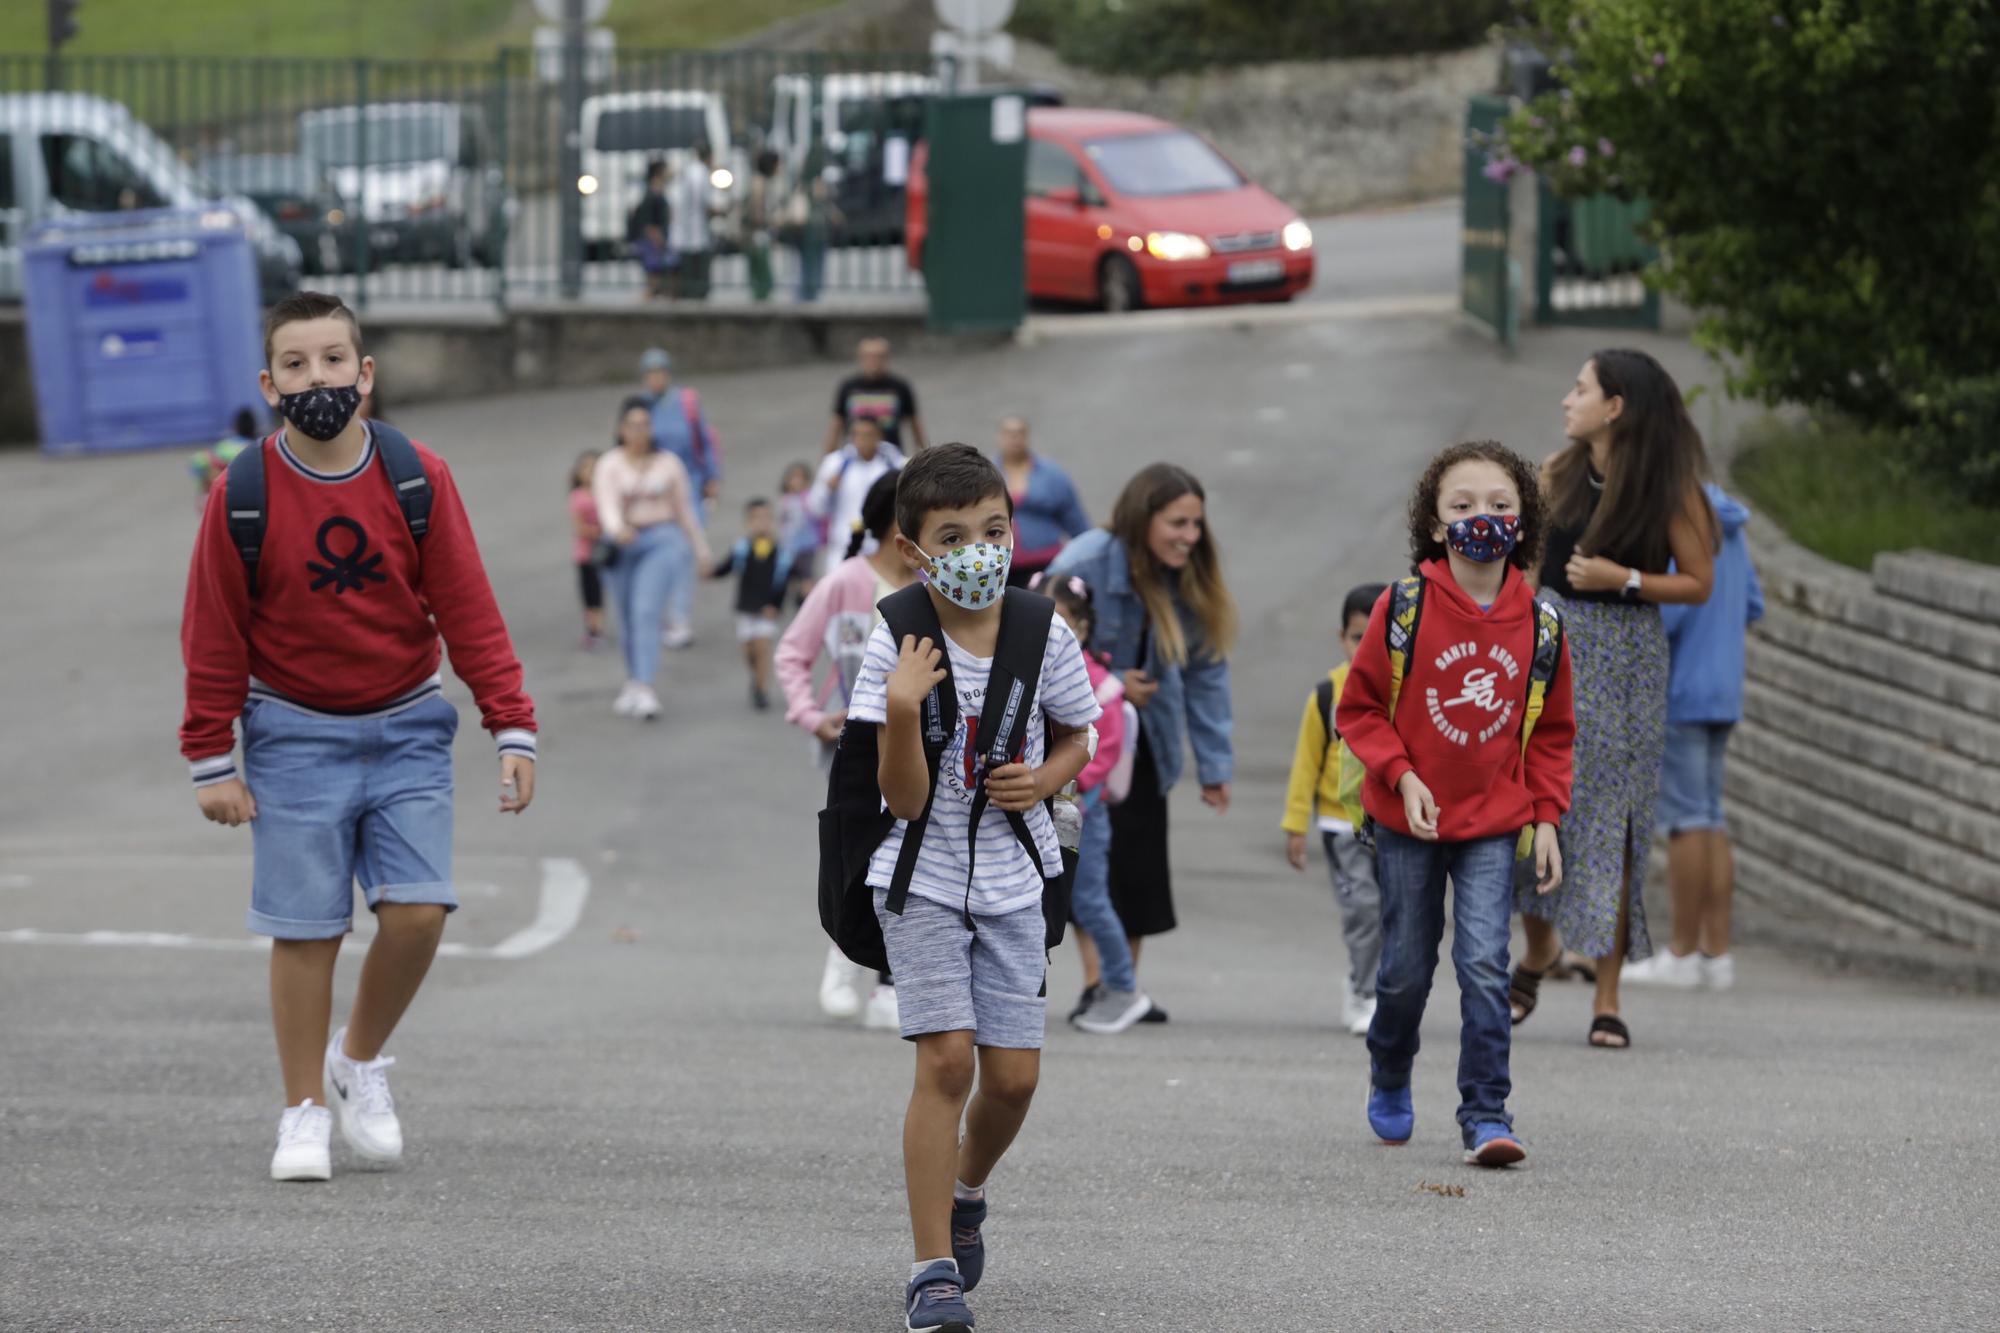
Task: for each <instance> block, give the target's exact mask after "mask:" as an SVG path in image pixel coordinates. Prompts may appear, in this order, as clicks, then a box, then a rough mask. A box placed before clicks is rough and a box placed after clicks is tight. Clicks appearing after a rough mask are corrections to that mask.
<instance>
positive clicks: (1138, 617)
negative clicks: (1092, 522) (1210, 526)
mask: <svg viewBox="0 0 2000 1333" xmlns="http://www.w3.org/2000/svg"><path fill="white" fill-rule="evenodd" d="M1049 572H1050V573H1051V574H1074V575H1076V576H1077V577H1078V578H1080V579H1082V580H1083V581H1084V582H1085V583H1088V584H1089V585H1090V591H1091V601H1092V609H1093V610H1095V611H1096V613H1097V627H1096V629H1095V630H1094V631H1093V632H1092V634H1091V640H1090V646H1091V647H1092V648H1094V649H1096V650H1098V651H1100V652H1108V653H1110V654H1111V669H1112V670H1114V671H1117V672H1121V673H1122V672H1125V671H1129V670H1131V669H1132V668H1133V667H1136V666H1143V667H1144V668H1145V669H1146V674H1148V675H1150V676H1151V677H1152V678H1153V679H1154V680H1155V681H1157V682H1158V683H1159V687H1160V688H1159V691H1158V692H1157V693H1156V694H1154V695H1153V698H1152V702H1150V703H1148V704H1147V705H1146V706H1145V707H1144V708H1142V709H1140V710H1139V725H1140V728H1141V729H1142V730H1143V731H1144V732H1145V734H1146V739H1147V740H1148V742H1150V746H1151V749H1152V752H1153V763H1154V766H1155V767H1156V768H1157V769H1158V771H1159V776H1160V790H1161V792H1162V793H1164V792H1167V791H1170V790H1172V788H1173V785H1174V783H1175V782H1176V781H1177V780H1178V779H1179V778H1180V775H1181V764H1182V758H1181V729H1182V725H1183V722H1185V725H1186V729H1187V737H1188V742H1189V744H1191V745H1192V746H1193V747H1194V762H1195V772H1196V774H1197V775H1198V776H1199V778H1200V780H1201V782H1202V785H1204V786H1210V785H1213V784H1215V783H1218V782H1228V781H1229V780H1230V779H1231V777H1233V776H1234V773H1235V768H1236V753H1235V749H1234V747H1233V745H1232V744H1231V742H1230V717H1229V663H1228V661H1227V660H1225V659H1223V658H1219V657H1215V656H1213V655H1212V654H1210V653H1209V652H1208V650H1207V647H1206V645H1205V644H1204V643H1203V641H1202V629H1201V621H1200V620H1199V619H1198V618H1197V617H1196V616H1195V615H1194V614H1193V613H1192V612H1190V611H1189V610H1188V609H1187V608H1186V607H1185V606H1184V605H1182V604H1181V601H1180V599H1179V598H1178V597H1176V598H1175V599H1174V609H1175V611H1177V612H1178V613H1179V614H1180V618H1181V631H1182V633H1183V634H1185V635H1186V637H1187V641H1188V661H1187V662H1186V664H1185V665H1182V666H1170V665H1168V664H1167V663H1165V662H1163V661H1161V660H1160V649H1159V641H1158V640H1157V639H1154V640H1153V641H1152V643H1151V645H1150V651H1149V652H1148V653H1147V659H1146V661H1145V662H1143V663H1142V662H1140V661H1139V637H1140V635H1141V633H1142V632H1143V631H1144V628H1145V624H1146V607H1145V604H1144V603H1143V602H1141V601H1140V600H1139V594H1138V593H1137V592H1136V591H1135V590H1134V589H1133V587H1132V570H1131V566H1130V565H1129V564H1128V563H1127V561H1126V557H1125V547H1124V546H1123V545H1122V544H1121V543H1120V542H1119V541H1118V540H1117V538H1115V537H1113V536H1112V535H1111V534H1110V533H1109V532H1107V531H1106V530H1105V529H1103V528H1093V529H1092V530H1091V531H1089V532H1086V533H1084V534H1083V535H1082V536H1081V537H1078V538H1076V539H1075V540H1073V541H1071V542H1070V543H1069V545H1067V546H1065V547H1063V549H1062V553H1061V554H1060V555H1058V556H1056V558H1055V563H1053V564H1052V565H1050V566H1049ZM1130 743H1131V744H1135V745H1136V744H1137V743H1138V742H1137V741H1131V742H1130Z"/></svg>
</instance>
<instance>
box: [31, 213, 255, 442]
mask: <svg viewBox="0 0 2000 1333" xmlns="http://www.w3.org/2000/svg"><path fill="white" fill-rule="evenodd" d="M22 261H23V262H22V286H23V295H24V297H25V306H26V309H27V316H28V357H29V360H30V362H31V363H32V365H33V368H34V376H35V402H36V406H37V407H38V408H39V410H40V412H41V419H42V449H43V451H44V452H46V453H52V454H71V453H98V452H103V451H107V450H116V449H148V448H153V447H155V446H159V445H175V444H189V443H207V442H209V441H211V440H214V439H216V438H218V437H219V436H222V435H225V434H228V433H229V426H230V423H231V421H232V420H233V419H234V418H235V416H236V413H237V412H238V411H240V410H241V409H243V408H246V407H247V408H249V409H251V411H252V412H253V413H254V414H255V415H256V417H257V419H258V420H259V421H262V420H264V418H265V417H266V415H267V412H268V409H266V407H265V405H264V401H263V398H262V397H261V395H259V393H258V391H257V372H258V371H259V370H261V369H262V368H263V365H264V345H263V331H262V328H261V312H260V308H259V306H258V301H257V265H256V259H255V255H254V252H253V248H252V245H251V241H250V238H249V237H248V236H246V235H245V234H244V232H243V227H242V224H241V222H240V221H238V219H237V218H236V216H235V215H234V214H233V213H231V212H229V211H228V210H226V209H164V208H163V209H145V210H139V211H134V212H126V213H98V214H78V215H73V216H69V217H63V218H58V219H55V220H52V221H50V222H48V223H45V224H43V225H42V226H40V227H38V228H36V229H35V231H34V232H32V233H31V234H30V235H29V237H28V243H27V245H26V247H25V249H24V253H23V255H22Z"/></svg>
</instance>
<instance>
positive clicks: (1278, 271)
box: [905, 107, 1313, 310]
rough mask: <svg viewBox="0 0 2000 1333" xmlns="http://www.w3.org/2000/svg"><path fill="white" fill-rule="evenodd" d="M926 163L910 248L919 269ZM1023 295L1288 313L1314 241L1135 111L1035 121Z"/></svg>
mask: <svg viewBox="0 0 2000 1333" xmlns="http://www.w3.org/2000/svg"><path fill="white" fill-rule="evenodd" d="M928 165H929V163H928V153H927V152H920V153H919V154H918V157H917V161H916V163H915V164H914V165H913V167H912V172H911V180H910V191H909V225H908V235H907V237H906V240H905V245H906V247H907V249H908V253H909V258H910V263H911V264H912V265H913V266H915V267H919V268H921V267H922V265H923V252H924V240H925V237H926V233H927V230H928V227H927V218H926V208H927V204H928V197H927V196H928V193H929V180H928V171H927V168H928ZM1026 210H1027V219H1026V221H1027V250H1028V255H1027V272H1028V295H1029V296H1031V297H1034V298H1038V299H1043V300H1059V301H1080V302H1089V303H1092V304H1096V305H1100V306H1102V307H1104V308H1105V309H1107V310H1132V309H1136V308H1138V307H1140V306H1147V305H1213V304H1220V303H1224V302H1232V301H1289V300H1291V299H1292V298H1293V297H1294V296H1296V295H1298V294H1299V293H1300V292H1302V291H1304V290H1305V289H1306V288H1307V287H1309V286H1311V285H1312V280H1313V238H1312V229H1311V228H1310V227H1308V226H1307V225H1306V223H1305V221H1304V220H1303V219H1302V218H1300V217H1299V215H1298V214H1297V213H1296V212H1295V211H1294V210H1293V209H1291V208H1290V207H1288V206H1287V205H1285V204H1284V203H1281V202H1280V201H1279V200H1278V199H1277V198H1276V197H1274V196H1273V195H1271V194H1270V193H1268V192H1267V191H1265V190H1264V189H1263V188H1261V187H1260V186H1258V185H1256V184H1255V183H1254V182H1252V181H1250V180H1249V179H1248V178H1246V177H1245V176H1244V175H1243V173H1242V172H1240V171H1238V170H1237V169H1236V167H1235V166H1234V165H1232V164H1231V163H1230V161H1229V160H1228V159H1227V158H1225V157H1223V155H1222V154H1221V153H1219V152H1217V151H1216V149H1215V148H1214V146H1213V145H1211V144H1210V143H1209V142H1208V141H1207V140H1206V139H1203V138H1202V137H1201V136H1200V135H1198V134H1195V133H1193V132H1192V131H1190V130H1186V129H1182V128H1181V127H1180V126H1178V125H1175V124H1173V123H1171V122H1169V121H1164V120H1158V119H1155V118H1154V117H1152V116H1142V115H1136V114H1133V113H1131V112H1126V111H1094V110H1086V109H1082V108H1073V107H1036V108H1033V109H1031V110H1030V111H1029V112H1028V169H1027V202H1026Z"/></svg>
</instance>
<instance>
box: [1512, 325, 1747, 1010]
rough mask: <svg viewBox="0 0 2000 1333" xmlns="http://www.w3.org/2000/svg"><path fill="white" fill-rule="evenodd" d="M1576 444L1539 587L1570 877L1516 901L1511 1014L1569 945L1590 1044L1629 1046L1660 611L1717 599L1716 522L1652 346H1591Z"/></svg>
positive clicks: (1640, 950)
mask: <svg viewBox="0 0 2000 1333" xmlns="http://www.w3.org/2000/svg"><path fill="white" fill-rule="evenodd" d="M1562 406H1563V432H1564V434H1565V435H1566V436H1567V437H1568V439H1569V443H1568V444H1567V445H1566V446H1565V447H1564V448H1562V449H1561V450H1559V451H1557V452H1556V453H1555V454H1552V455H1551V456H1550V457H1549V459H1548V461H1547V462H1545V463H1544V464H1543V465H1542V493H1543V495H1544V496H1545V497H1546V500H1547V504H1548V509H1549V536H1548V542H1547V544H1546V545H1545V546H1544V548H1543V553H1542V573H1541V582H1542V591H1543V593H1544V594H1545V595H1547V596H1549V597H1551V598H1552V599H1554V600H1557V601H1558V602H1559V603H1560V604H1561V606H1562V611H1563V623H1564V631H1565V634H1566V635H1567V637H1568V641H1569V652H1570V666H1571V670H1572V671H1573V672H1574V679H1575V688H1576V753H1575V759H1574V773H1575V777H1574V781H1573V783H1572V797H1571V804H1570V808H1569V812H1568V814H1566V815H1565V816H1564V817H1563V821H1562V839H1561V842H1562V859H1563V867H1564V870H1563V882H1562V885H1561V887H1560V888H1558V889H1556V890H1555V891H1554V892H1553V893H1550V894H1548V895H1546V896H1543V895H1538V894H1536V893H1535V892H1534V890H1533V888H1532V887H1524V888H1523V889H1522V890H1521V891H1520V893H1519V894H1518V906H1519V908H1520V911H1521V915H1522V919H1523V924H1524V925H1525V927H1526V929H1527V949H1526V951H1525V952H1524V953H1523V954H1522V957H1521V964H1520V966H1519V967H1517V968H1515V969H1514V977H1513V981H1512V983H1511V986H1510V990H1511V992H1512V993H1511V995H1510V997H1509V998H1510V1000H1511V1003H1512V1008H1513V1013H1514V1021H1515V1022H1516V1023H1519V1022H1521V1021H1522V1020H1524V1019H1526V1018H1527V1016H1528V1015H1529V1014H1530V1013H1532V1012H1533V1011H1534V1008H1535V1000H1536V995H1537V990H1538V988H1539V987H1540V985H1541V980H1542V975H1543V974H1544V973H1545V972H1547V971H1548V969H1549V968H1550V967H1551V966H1552V965H1554V963H1555V962H1556V960H1557V959H1558V958H1559V957H1560V956H1561V953H1562V949H1563V947H1564V946H1565V945H1567V946H1568V947H1569V948H1570V949H1572V950H1574V951H1576V952H1577V953H1581V954H1585V955H1588V956H1590V957H1592V958H1594V959H1596V960H1597V975H1596V984H1597V996H1596V1001H1595V1005H1594V1007H1593V1016H1592V1020H1591V1025H1590V1034H1589V1040H1590V1044H1591V1045H1592V1046H1596V1047H1600V1048H1607V1049H1613V1050H1622V1049H1624V1048H1625V1047H1627V1046H1630V1045H1631V1044H1632V1033H1631V1030H1630V1029H1629V1028H1628V1027H1627V1026H1626V1024H1625V1021H1624V1019H1623V1018H1621V1017H1620V1016H1619V1013H1618V977H1619V972H1620V970H1621V969H1622V967H1623V966H1624V962H1625V959H1626V958H1628V957H1629V958H1632V959H1634V960H1635V961H1636V960H1638V959H1643V958H1645V957H1646V956H1647V955H1648V954H1650V953H1651V952H1652V951H1653V946H1652V941H1651V938H1650V936H1649V935H1648V933H1647V930H1646V912H1645V902H1644V896H1643V891H1644V888H1645V882H1646V857H1647V855H1648V852H1649V851H1650V849H1651V847H1652V841H1653V814H1654V810H1655V808H1656V806H1657V804H1658V801H1659V786H1660V761H1661V757H1662V754H1663V752H1664V749H1665V745H1666V725H1667V666H1668V654H1667V636H1666V631H1665V630H1664V628H1662V625H1661V621H1660V610H1659V608H1660V606H1661V605H1663V604H1670V603H1671V604H1679V603H1699V602H1704V601H1707V600H1708V594H1709V589H1710V587H1711V585H1712V583H1713V579H1714V571H1715V553H1716V550H1717V548H1718V545H1719V543H1720V539H1721V529H1720V527H1719V526H1718V524H1717V523H1716V519H1715V512H1714V510H1713V509H1712V508H1711V507H1710V506H1709V502H1708V497H1707V496H1706V495H1704V494H1703V493H1702V481H1703V479H1704V478H1705V476H1706V474H1707V471H1708V462H1707V456H1706V454H1705V452H1704V451H1703V449H1702V443H1701V434H1700V432H1698V431H1697V430H1696V429H1695V427H1694V422H1693V421H1692V420H1691V419H1690V418H1689V416H1688V410H1687V403H1686V402H1685V401H1684V400H1683V399H1682V397H1681V391H1680V388H1679V386H1677V385H1676V384H1675V383H1674V381H1673V377H1672V376H1671V375H1669V374H1668V373H1667V372H1666V370H1665V368H1664V367H1662V366H1661V365H1660V363H1659V362H1658V361H1656V360H1654V359H1653V358H1652V357H1651V356H1649V355H1647V354H1646V353H1645V352H1639V351H1632V350H1629V349H1624V348H1612V349H1609V350H1606V351H1601V352H1598V353H1597V354H1596V355H1594V356H1592V357H1591V358H1590V360H1588V361H1586V362H1585V363H1584V365H1583V369H1582V370H1581V371H1580V372H1578V374H1577V377H1576V383H1575V385H1573V386H1572V387H1571V389H1570V391H1569V394H1568V396H1566V397H1565V398H1564V399H1563V403H1562Z"/></svg>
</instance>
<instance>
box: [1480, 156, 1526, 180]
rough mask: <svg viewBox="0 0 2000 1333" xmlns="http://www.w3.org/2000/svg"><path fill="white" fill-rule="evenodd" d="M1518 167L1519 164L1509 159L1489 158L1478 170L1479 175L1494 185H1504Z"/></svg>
mask: <svg viewBox="0 0 2000 1333" xmlns="http://www.w3.org/2000/svg"><path fill="white" fill-rule="evenodd" d="M1520 166H1521V164H1520V163H1519V162H1516V161H1515V160H1514V159H1513V158H1511V157H1495V158H1489V159H1488V160H1487V163H1486V165H1485V166H1483V167H1481V168H1480V169H1479V174H1480V175H1482V176H1484V177H1485V178H1486V179H1487V180H1490V181H1492V182H1493V183H1494V184H1495V185H1505V184H1506V183H1507V182H1508V180H1510V179H1511V178H1512V177H1513V175H1514V173H1515V172H1516V171H1517V170H1519V169H1520Z"/></svg>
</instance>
